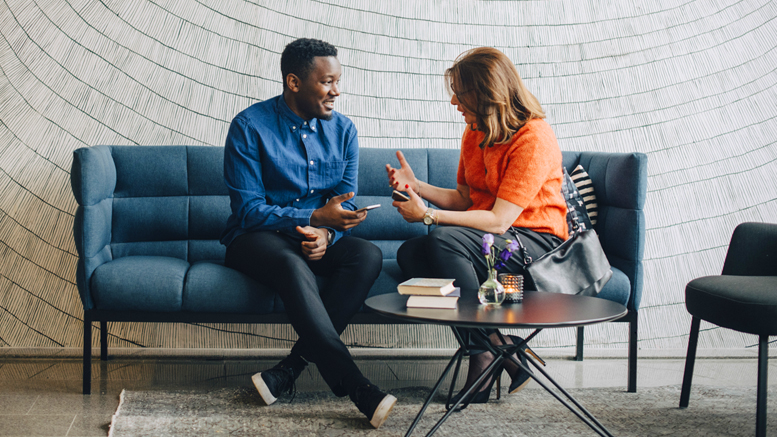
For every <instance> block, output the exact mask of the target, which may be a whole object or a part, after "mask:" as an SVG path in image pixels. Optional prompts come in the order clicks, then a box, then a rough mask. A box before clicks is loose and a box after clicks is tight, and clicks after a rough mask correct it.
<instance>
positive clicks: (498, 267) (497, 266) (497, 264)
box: [494, 259, 505, 270]
mask: <svg viewBox="0 0 777 437" xmlns="http://www.w3.org/2000/svg"><path fill="white" fill-rule="evenodd" d="M504 266H505V263H503V262H502V260H501V259H498V260H496V262H495V263H494V268H495V269H496V270H502V267H504Z"/></svg>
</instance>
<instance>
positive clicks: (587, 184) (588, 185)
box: [570, 165, 599, 225]
mask: <svg viewBox="0 0 777 437" xmlns="http://www.w3.org/2000/svg"><path fill="white" fill-rule="evenodd" d="M570 177H571V178H572V181H573V182H574V183H575V186H576V187H577V191H579V192H580V195H581V196H583V202H585V209H586V210H587V211H588V218H589V220H591V224H592V225H595V224H596V219H597V218H598V216H599V205H598V204H597V203H596V194H594V185H593V183H592V182H591V177H590V176H588V173H587V172H586V171H585V169H584V168H583V166H582V165H578V166H577V167H575V169H574V170H572V174H571V175H570Z"/></svg>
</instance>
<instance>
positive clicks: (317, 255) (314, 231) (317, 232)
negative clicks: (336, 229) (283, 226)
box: [297, 226, 329, 261]
mask: <svg viewBox="0 0 777 437" xmlns="http://www.w3.org/2000/svg"><path fill="white" fill-rule="evenodd" d="M297 232H299V233H300V234H302V235H304V236H305V238H306V239H307V241H303V242H302V255H303V256H304V257H305V258H307V259H308V260H309V261H318V260H320V259H321V258H323V257H324V254H325V253H326V245H327V240H328V239H329V238H328V237H329V232H328V231H327V230H326V229H322V228H314V227H312V226H305V227H304V228H303V227H302V226H297Z"/></svg>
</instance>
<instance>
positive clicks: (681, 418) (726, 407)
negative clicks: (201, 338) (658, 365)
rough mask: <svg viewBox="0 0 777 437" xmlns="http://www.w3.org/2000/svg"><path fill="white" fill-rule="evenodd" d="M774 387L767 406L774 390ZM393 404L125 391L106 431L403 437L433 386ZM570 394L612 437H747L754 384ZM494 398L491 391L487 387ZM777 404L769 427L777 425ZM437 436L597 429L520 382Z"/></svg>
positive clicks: (243, 391) (228, 392) (425, 424)
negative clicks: (371, 407) (385, 407)
mask: <svg viewBox="0 0 777 437" xmlns="http://www.w3.org/2000/svg"><path fill="white" fill-rule="evenodd" d="M775 391H777V390H770V398H771V401H772V405H777V398H775V397H774V394H775V393H774V392H775ZM391 392H392V393H393V394H394V395H396V396H397V398H398V399H399V402H398V403H397V405H396V407H395V408H394V410H393V412H392V414H391V416H390V417H389V419H388V420H387V421H386V423H385V424H384V425H383V427H381V428H380V429H379V430H373V429H371V428H370V426H369V423H368V422H367V420H366V418H364V416H362V415H361V413H359V411H358V410H357V409H356V407H354V406H353V404H352V403H351V402H350V401H349V400H348V398H347V397H345V398H337V397H335V396H334V395H332V394H331V393H324V392H314V393H298V394H297V395H296V397H295V398H294V400H293V402H289V401H290V397H284V398H281V399H280V400H279V401H278V402H276V403H275V404H273V405H271V406H269V407H266V406H262V405H261V402H260V400H259V396H258V394H257V393H256V392H255V391H254V390H253V388H248V387H246V388H231V389H220V390H214V391H209V392H202V391H123V392H122V394H121V403H120V405H119V408H118V409H117V411H116V414H115V415H114V417H113V421H112V423H111V430H110V435H111V436H114V437H125V436H154V437H162V436H363V435H364V436H367V435H368V436H401V435H404V434H405V432H406V431H407V428H408V427H409V426H410V423H411V422H412V421H413V419H414V418H415V415H416V414H417V413H418V410H419V408H420V407H421V405H422V404H423V401H424V399H425V397H426V396H427V395H428V393H429V391H428V389H425V388H404V389H398V390H392V391H391ZM570 393H572V395H573V396H575V397H576V398H577V399H578V401H580V402H581V404H582V405H583V406H585V407H586V408H587V409H588V410H589V411H591V412H592V413H593V414H594V415H595V416H596V418H597V419H599V421H600V422H601V423H602V424H603V425H604V426H606V427H607V428H608V429H609V431H610V432H611V433H612V434H613V435H615V436H640V437H642V436H750V435H754V434H755V388H719V387H716V388H710V387H703V386H699V387H694V389H693V390H692V392H691V403H690V407H689V408H687V409H684V410H681V409H679V408H678V407H677V405H678V402H679V400H680V387H679V386H670V387H657V388H640V389H639V392H638V393H627V392H625V391H624V390H623V389H619V388H599V389H573V390H570ZM492 398H493V394H492ZM443 401H444V400H443V399H442V398H439V399H436V400H435V402H434V403H432V405H430V406H429V408H428V409H427V411H426V413H425V415H424V418H423V420H422V421H421V423H420V424H419V426H418V428H416V430H415V431H414V432H413V435H425V434H426V433H427V432H428V431H429V430H430V429H431V428H432V426H433V425H434V423H436V421H437V420H438V419H439V418H440V417H442V415H443V413H444V405H443V404H442V402H443ZM775 410H776V408H769V411H770V413H771V414H770V417H769V424H768V429H769V430H770V431H771V433H777V415H775V414H774V413H775ZM435 435H439V436H577V435H581V436H595V435H596V433H595V432H594V431H593V430H591V429H590V428H588V427H587V426H586V425H585V424H583V422H581V421H580V420H579V419H578V418H577V417H576V416H575V415H574V414H572V413H571V412H569V411H568V410H567V409H566V408H564V407H563V406H562V405H561V404H560V403H559V402H558V401H557V400H556V399H555V398H553V397H552V396H551V395H550V394H548V393H547V392H545V391H544V390H543V389H541V388H532V389H526V390H523V391H521V392H519V393H516V394H514V395H507V396H503V397H502V399H501V400H498V401H497V400H493V399H492V401H490V402H489V403H488V404H480V405H471V406H470V407H469V408H467V409H466V410H464V411H463V412H459V413H455V414H453V415H452V416H451V417H450V418H449V419H448V420H447V421H446V422H445V423H444V424H443V425H442V427H441V428H440V429H439V430H438V431H437V433H436V434H435Z"/></svg>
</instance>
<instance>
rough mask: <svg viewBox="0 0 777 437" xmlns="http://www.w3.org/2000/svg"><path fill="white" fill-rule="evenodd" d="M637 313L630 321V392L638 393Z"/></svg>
mask: <svg viewBox="0 0 777 437" xmlns="http://www.w3.org/2000/svg"><path fill="white" fill-rule="evenodd" d="M637 320H639V317H637V313H634V315H633V319H632V320H631V321H629V382H628V392H629V393H636V392H637Z"/></svg>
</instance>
